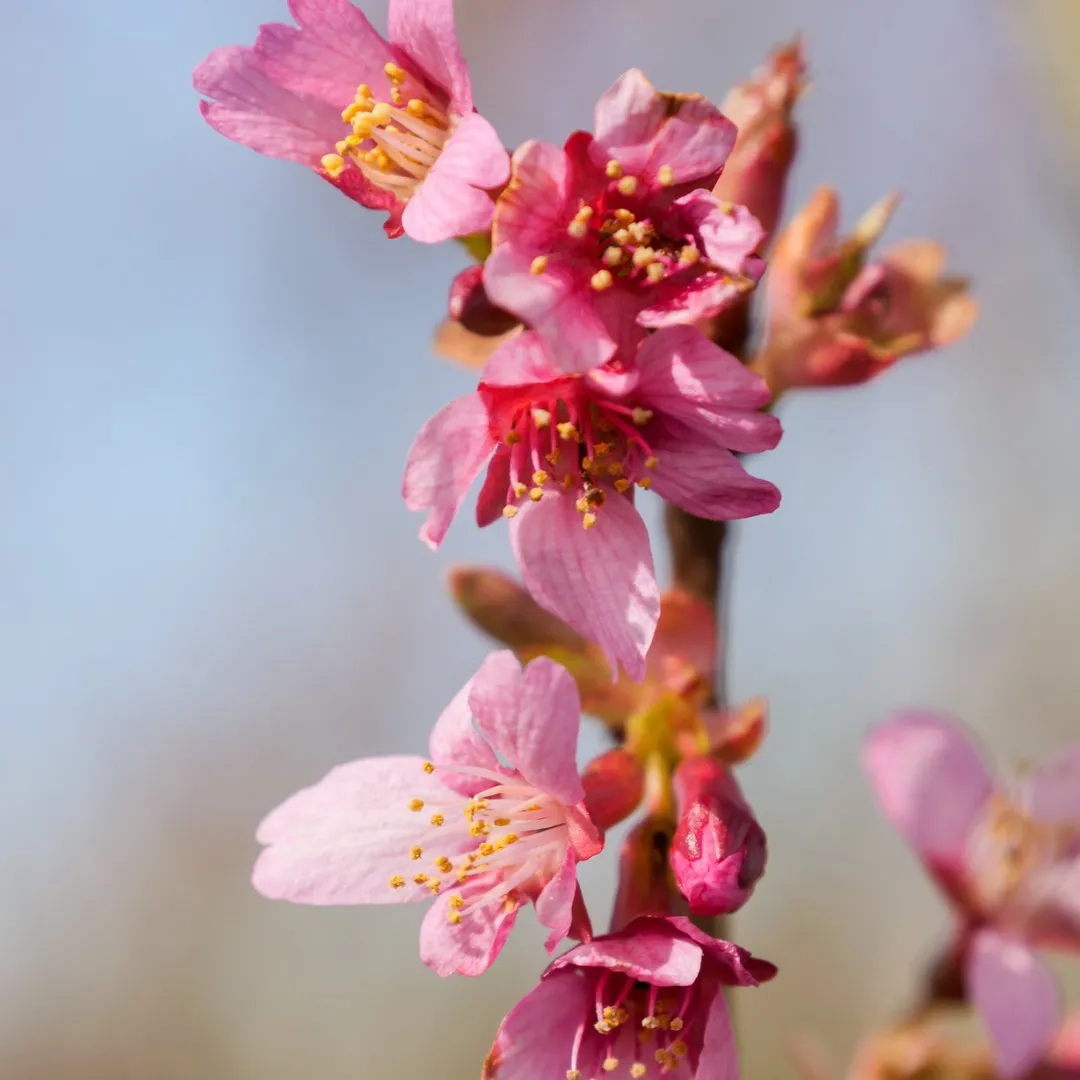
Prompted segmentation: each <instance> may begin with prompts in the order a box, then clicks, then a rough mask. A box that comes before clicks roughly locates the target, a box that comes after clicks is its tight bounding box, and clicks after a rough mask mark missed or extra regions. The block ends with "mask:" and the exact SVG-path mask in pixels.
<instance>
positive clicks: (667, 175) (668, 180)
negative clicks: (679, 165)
mask: <svg viewBox="0 0 1080 1080" xmlns="http://www.w3.org/2000/svg"><path fill="white" fill-rule="evenodd" d="M656 179H657V182H658V183H659V184H660V186H661V187H671V185H672V184H674V183H675V170H674V169H673V168H672V167H671V166H670V165H661V166H660V168H659V170H658V171H657V173H656Z"/></svg>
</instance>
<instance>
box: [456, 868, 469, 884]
mask: <svg viewBox="0 0 1080 1080" xmlns="http://www.w3.org/2000/svg"><path fill="white" fill-rule="evenodd" d="M457 879H458V884H459V885H464V884H465V882H466V881H468V880H469V871H468V869H467V868H466V867H462V868H461V869H460V870H459V871H458V872H457Z"/></svg>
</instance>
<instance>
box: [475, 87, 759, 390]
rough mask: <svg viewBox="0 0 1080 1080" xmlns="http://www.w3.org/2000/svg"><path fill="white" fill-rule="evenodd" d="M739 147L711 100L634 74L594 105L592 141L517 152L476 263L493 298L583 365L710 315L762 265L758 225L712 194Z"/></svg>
mask: <svg viewBox="0 0 1080 1080" xmlns="http://www.w3.org/2000/svg"><path fill="white" fill-rule="evenodd" d="M734 143H735V128H734V126H733V125H732V124H731V122H730V121H729V120H727V119H726V118H725V117H724V116H723V115H722V114H721V113H720V112H719V111H718V110H717V109H716V108H715V106H713V105H711V104H709V102H707V101H705V100H704V99H703V98H701V97H700V96H697V95H682V96H679V95H673V94H662V93H660V92H658V91H657V90H656V88H655V87H654V86H653V85H652V84H651V83H650V82H649V81H648V79H646V78H645V76H644V75H643V74H642V73H641V72H640V71H637V70H633V71H628V72H627V73H626V74H625V75H623V76H622V77H621V78H620V79H619V80H618V82H616V83H615V85H614V86H613V87H612V88H611V89H610V90H608V92H607V93H606V94H604V96H603V97H602V98H601V99H600V101H599V103H598V104H597V107H596V134H595V136H592V135H588V134H587V133H585V132H578V133H576V134H575V135H572V136H571V137H570V139H569V141H568V142H567V143H566V146H565V148H564V149H559V148H558V147H556V146H552V145H550V144H548V143H542V142H536V141H530V142H527V143H525V144H524V145H523V146H522V147H521V148H520V149H519V150H518V151H517V152H516V153H515V154H514V157H513V167H512V174H511V181H510V184H509V186H508V187H507V189H506V190H505V191H504V192H503V194H502V196H501V197H500V198H499V200H498V204H497V207H496V211H495V221H494V225H493V233H492V239H493V243H494V245H495V247H494V251H493V252H492V254H491V256H490V258H489V259H488V260H487V264H486V266H485V270H484V281H485V284H486V286H487V291H488V294H489V296H490V297H491V299H492V301H493V302H494V303H495V304H497V305H498V306H499V307H502V308H505V309H506V310H508V311H511V312H513V313H514V314H515V315H517V316H518V317H520V318H521V319H522V321H523V322H525V323H526V324H528V325H529V326H531V327H532V328H533V329H534V330H536V331H537V333H539V334H541V335H542V336H543V337H544V338H545V340H546V341H547V342H548V344H549V345H550V346H551V348H552V349H553V355H554V356H555V357H556V363H557V364H558V366H559V367H560V368H561V369H562V370H564V371H577V372H586V371H588V370H590V369H591V368H594V367H596V366H597V365H598V364H602V363H604V362H605V361H607V360H610V359H611V358H612V356H614V354H615V352H616V350H617V349H624V350H632V349H633V348H634V347H635V346H636V344H637V343H638V341H640V339H641V337H642V336H643V334H644V331H645V328H651V329H656V328H659V327H663V326H674V325H677V324H681V323H693V322H696V321H698V320H700V319H704V318H708V317H710V316H712V315H715V314H716V313H717V312H719V311H720V310H721V309H722V308H723V307H724V306H725V305H727V304H728V303H730V302H731V301H732V300H734V299H735V298H737V297H738V296H739V295H741V294H742V293H744V292H745V291H746V290H747V289H749V288H752V287H753V285H754V284H755V283H756V281H757V279H758V277H759V276H760V274H761V270H762V263H761V261H760V260H759V259H758V258H757V257H756V256H754V255H753V254H752V253H753V252H754V250H755V248H756V247H757V246H758V243H759V241H760V240H761V237H762V231H761V228H760V226H759V225H758V223H757V221H755V220H754V218H753V217H752V216H751V215H750V214H749V213H748V212H747V211H746V210H745V209H743V208H741V207H733V206H731V205H729V204H726V203H722V202H721V201H720V200H718V199H717V198H715V197H714V196H713V194H712V192H711V190H710V189H711V187H712V185H713V183H714V182H715V180H716V177H717V176H718V175H719V172H720V170H721V168H722V167H723V165H724V161H725V160H726V158H727V156H728V154H729V153H730V151H731V148H732V146H733V145H734Z"/></svg>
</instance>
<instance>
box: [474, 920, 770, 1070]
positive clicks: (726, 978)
mask: <svg viewBox="0 0 1080 1080" xmlns="http://www.w3.org/2000/svg"><path fill="white" fill-rule="evenodd" d="M775 974H776V968H775V967H774V966H773V965H772V964H770V963H768V961H765V960H759V959H757V958H756V957H753V956H751V955H750V954H749V953H748V952H747V951H746V950H745V949H741V948H739V946H737V945H732V944H731V943H730V942H727V941H721V940H717V939H716V938H712V937H709V936H708V935H707V934H704V933H702V932H701V931H700V930H698V929H697V928H696V927H695V926H694V925H693V924H692V923H691V922H690V920H689V919H685V918H678V917H673V918H666V919H665V918H650V917H644V918H640V919H636V920H634V922H632V923H631V924H630V925H629V926H627V927H626V928H625V929H624V930H621V931H618V932H616V933H613V934H608V935H606V936H604V937H599V938H594V939H593V940H592V941H590V942H588V943H587V944H584V945H581V946H578V947H577V948H574V949H571V950H570V951H569V952H567V953H565V954H564V955H563V956H560V957H559V958H558V959H557V960H556V961H554V963H552V964H551V966H550V967H549V968H548V969H547V971H546V972H544V974H543V976H542V977H541V979H540V985H539V986H538V987H537V988H536V989H535V990H533V991H532V992H531V993H529V994H528V995H526V996H525V997H524V998H523V999H522V1000H521V1001H520V1002H519V1003H518V1004H517V1006H516V1007H515V1008H514V1009H513V1010H512V1011H511V1012H510V1014H509V1015H508V1016H507V1017H506V1019H505V1020H504V1021H503V1023H502V1026H501V1027H500V1028H499V1033H498V1036H497V1037H496V1039H495V1044H494V1046H493V1047H492V1049H491V1052H490V1054H489V1055H488V1057H487V1060H486V1061H485V1063H484V1072H483V1080H555V1078H559V1080H561V1078H563V1077H566V1078H567V1080H593V1078H596V1077H601V1076H604V1077H608V1076H610V1077H612V1078H613V1080H622V1078H626V1077H632V1078H634V1080H642V1078H656V1077H661V1076H674V1077H679V1078H680V1080H693V1078H694V1077H699V1078H700V1080H713V1078H720V1077H732V1076H736V1075H738V1066H737V1063H736V1050H735V1039H734V1036H733V1033H732V1029H731V1018H730V1015H729V1013H728V1007H727V1003H726V1001H725V1000H724V994H723V987H725V986H757V985H758V984H759V983H760V982H765V981H766V980H768V979H771V978H772V977H773V976H774V975H775Z"/></svg>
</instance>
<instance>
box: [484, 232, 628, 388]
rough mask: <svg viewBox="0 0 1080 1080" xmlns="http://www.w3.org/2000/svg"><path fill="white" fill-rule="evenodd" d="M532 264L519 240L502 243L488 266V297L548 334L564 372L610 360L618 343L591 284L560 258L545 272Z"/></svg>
mask: <svg viewBox="0 0 1080 1080" xmlns="http://www.w3.org/2000/svg"><path fill="white" fill-rule="evenodd" d="M531 267H532V256H530V255H528V254H526V253H525V252H523V251H520V250H518V248H517V247H516V246H515V245H513V244H501V245H499V246H498V247H497V248H495V250H494V251H493V252H492V253H491V255H490V256H489V258H488V260H487V262H486V263H485V264H484V287H485V288H486V289H487V293H488V296H489V297H490V298H491V299H492V300H493V301H494V302H495V303H496V304H497V305H498V306H499V307H501V308H505V309H506V310H507V311H512V312H513V313H514V314H515V315H516V316H517V317H518V318H519V319H521V320H522V322H525V323H528V324H529V325H530V326H531V327H532V328H533V329H534V330H535V331H536V332H537V333H538V334H540V335H541V336H542V337H543V338H544V340H545V342H546V343H547V345H548V347H549V349H550V350H551V355H552V358H553V361H554V363H555V364H556V365H557V367H558V369H559V370H560V371H564V372H579V373H584V372H586V371H589V370H590V369H591V368H594V367H599V366H600V364H603V363H606V362H607V361H608V360H610V359H611V357H612V356H613V355H614V353H615V342H614V341H613V340H612V338H611V335H610V334H609V333H608V330H607V328H606V327H605V325H604V321H603V319H602V318H601V317H600V314H599V312H598V311H597V309H596V304H595V303H594V302H593V298H594V296H595V295H596V294H594V293H593V291H592V289H590V288H589V285H588V283H587V282H586V281H585V280H584V279H583V278H582V277H581V276H580V275H579V274H578V273H577V272H576V271H575V270H574V269H573V268H572V267H571V266H568V265H567V264H565V263H561V262H557V261H556V260H555V259H554V258H553V259H551V260H550V261H549V263H548V266H547V269H546V270H545V271H544V272H543V273H542V274H534V273H533V272H532V269H531Z"/></svg>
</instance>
